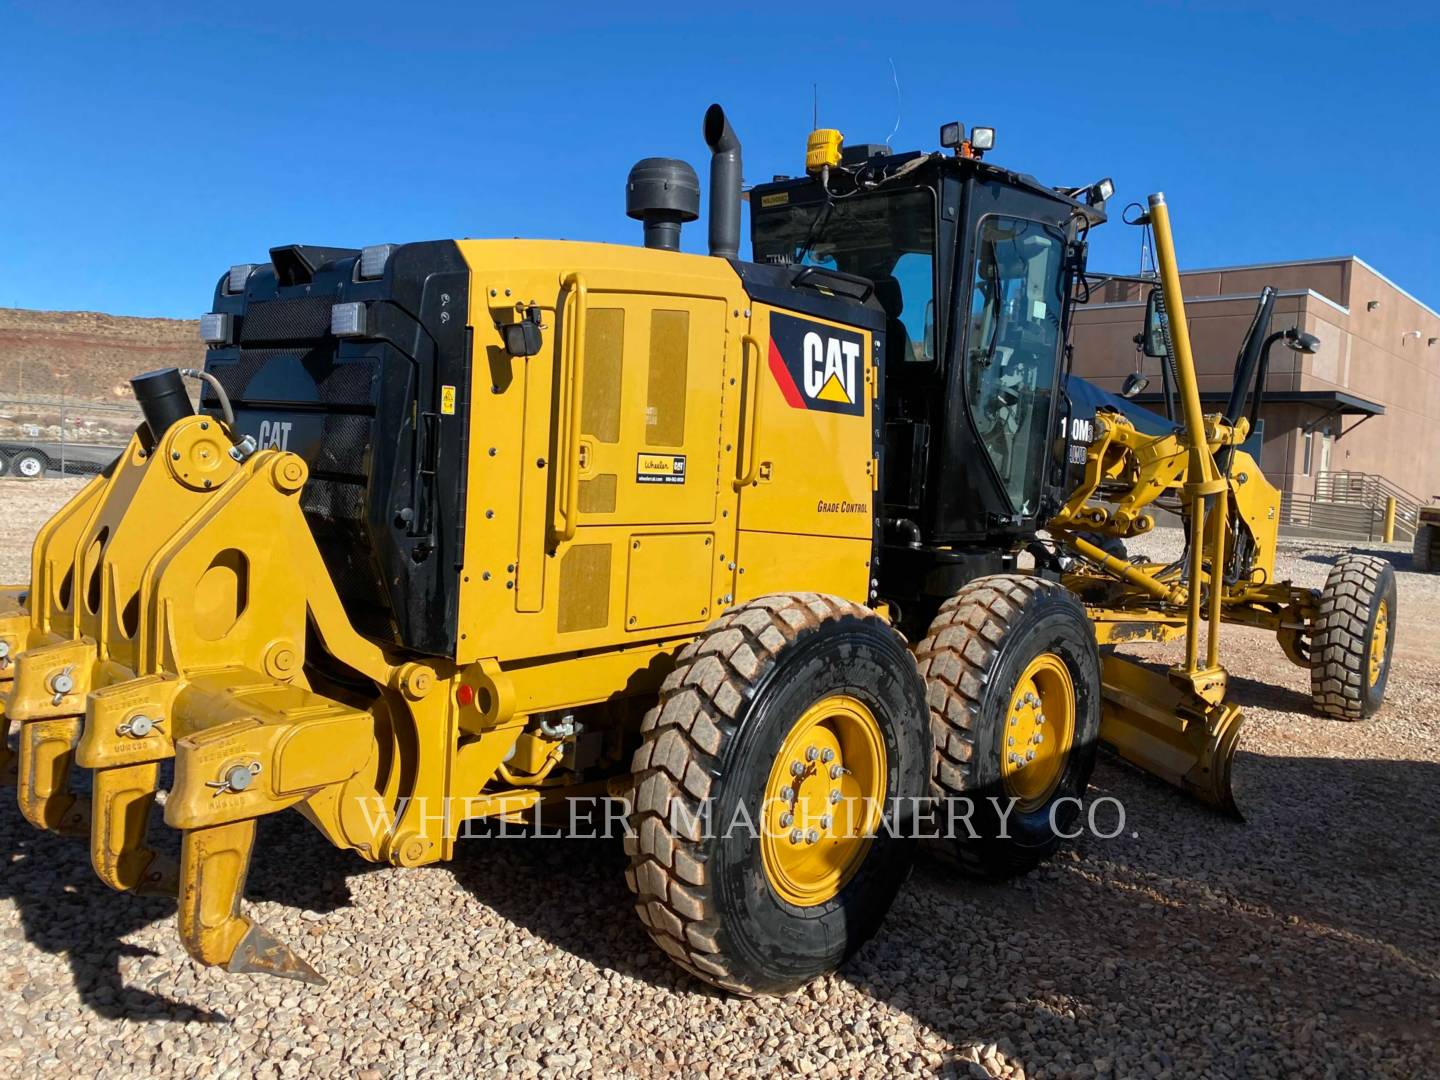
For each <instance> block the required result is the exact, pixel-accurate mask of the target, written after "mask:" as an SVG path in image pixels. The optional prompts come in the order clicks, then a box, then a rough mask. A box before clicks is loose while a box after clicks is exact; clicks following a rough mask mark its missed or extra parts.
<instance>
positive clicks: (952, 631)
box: [625, 576, 1100, 995]
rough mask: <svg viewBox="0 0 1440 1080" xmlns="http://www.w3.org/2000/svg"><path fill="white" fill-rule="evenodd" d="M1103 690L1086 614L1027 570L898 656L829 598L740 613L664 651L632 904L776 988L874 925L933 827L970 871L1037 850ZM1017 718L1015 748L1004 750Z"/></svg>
mask: <svg viewBox="0 0 1440 1080" xmlns="http://www.w3.org/2000/svg"><path fill="white" fill-rule="evenodd" d="M917 659H918V661H919V664H918V669H917ZM1027 694H1028V695H1029V696H1028V697H1027V696H1026V695H1027ZM1099 700H1100V699H1099V661H1098V654H1097V650H1096V648H1095V644H1094V635H1093V632H1092V631H1091V630H1090V625H1089V622H1088V620H1087V619H1086V617H1085V614H1084V611H1083V609H1082V608H1081V607H1080V605H1079V603H1078V602H1077V601H1075V600H1074V598H1073V597H1072V596H1070V594H1069V593H1068V592H1066V591H1065V590H1063V589H1061V588H1060V587H1059V586H1056V585H1053V584H1051V583H1049V582H1044V581H1040V580H1038V579H1034V578H1028V577H1023V576H1005V577H995V578H986V579H982V580H981V581H979V582H976V583H974V584H973V585H972V586H970V587H968V588H967V589H965V590H962V592H961V593H959V594H958V595H957V596H956V597H954V598H952V599H951V600H950V601H949V602H947V603H946V605H945V606H944V607H943V608H942V609H941V612H940V616H939V617H938V618H937V620H936V624H935V626H934V627H932V632H931V634H930V636H928V637H927V638H926V639H925V641H924V642H922V644H921V646H920V648H919V650H918V651H917V652H916V653H915V654H913V655H912V653H911V652H910V650H909V649H908V648H907V646H906V643H905V641H904V639H903V638H901V636H900V635H899V634H898V633H897V632H896V631H895V630H894V629H892V628H891V627H890V626H889V624H888V623H886V622H885V621H884V620H882V619H881V618H879V617H878V616H877V615H875V614H874V613H873V612H871V611H870V610H869V609H867V608H864V607H861V606H860V605H857V604H853V603H850V602H848V601H845V600H842V599H839V598H837V597H833V596H823V595H819V594H815V593H797V594H786V595H780V596H770V597H762V598H760V599H758V600H754V601H751V602H750V603H747V604H744V605H742V606H740V607H737V608H735V609H734V610H732V611H729V612H727V613H726V614H725V615H724V616H722V617H721V618H720V619H719V620H717V621H716V622H715V623H713V624H712V625H711V626H710V627H709V628H708V629H707V630H706V631H705V632H704V633H703V634H701V635H700V637H698V638H697V639H696V640H695V641H693V642H691V643H690V644H689V645H688V646H686V647H685V648H684V649H683V650H682V651H681V652H680V654H679V656H678V658H677V664H676V667H675V670H674V671H673V672H672V673H671V674H670V675H669V676H668V677H667V678H666V680H665V682H664V684H663V685H662V687H661V691H660V695H659V700H658V701H657V704H656V705H655V707H654V708H653V709H651V710H650V712H649V713H648V714H647V715H646V717H645V720H644V722H643V724H642V728H641V735H642V743H641V746H640V749H639V750H638V751H637V752H636V754H635V758H634V761H633V764H632V768H633V784H634V788H633V794H632V801H631V815H630V826H631V827H630V829H629V830H628V835H627V837H626V841H625V844H626V850H627V852H628V854H629V857H630V866H629V869H628V870H627V872H626V879H627V882H628V883H629V885H630V888H631V890H632V891H633V892H634V893H635V896H636V909H637V911H638V913H639V915H640V918H641V920H642V921H643V922H644V924H645V926H646V927H647V929H648V931H649V933H650V936H651V937H652V938H653V939H654V940H655V941H656V942H657V943H658V944H659V946H660V947H661V948H662V949H664V950H665V952H666V953H668V954H669V955H670V956H671V958H672V959H674V960H675V962H676V963H678V964H679V965H680V966H681V967H683V968H685V969H686V970H687V971H689V972H691V973H692V974H694V975H696V976H698V977H700V978H701V979H704V980H706V981H707V982H710V983H712V984H714V985H716V986H719V987H721V988H723V989H726V990H729V991H732V992H735V993H739V994H746V995H751V994H762V993H783V992H786V991H788V990H791V989H794V988H795V987H797V986H800V985H802V984H804V983H805V982H808V981H809V980H810V979H813V978H815V977H816V976H818V975H820V974H823V973H824V972H826V971H829V970H832V969H833V968H835V967H837V966H839V965H840V964H841V963H843V962H844V961H845V959H846V958H848V957H849V956H850V955H851V954H852V953H853V952H854V951H855V950H856V949H858V948H859V947H860V946H861V945H862V944H863V943H864V942H865V941H866V940H867V939H869V937H870V936H871V935H872V934H873V933H874V932H875V930H876V929H877V928H878V927H879V925H880V922H881V920H882V919H883V917H884V915H885V913H886V911H887V910H888V909H889V907H890V904H891V903H892V901H893V900H894V898H895V895H896V893H897V892H898V891H899V888H900V885H901V883H902V882H903V880H904V878H905V876H906V873H907V872H908V870H909V867H910V863H911V861H912V859H913V857H914V854H915V850H916V847H917V838H918V837H919V836H920V835H922V834H923V833H925V832H928V831H929V830H930V829H931V828H933V827H936V826H938V827H939V828H941V829H945V830H946V831H947V832H949V833H951V834H953V835H954V836H955V839H953V840H943V839H942V840H941V841H940V842H941V843H942V844H953V845H954V851H955V854H956V856H957V857H958V859H959V861H960V864H961V865H962V866H963V867H965V868H966V869H969V870H971V871H974V872H975V873H978V874H982V875H984V876H987V877H995V876H1003V875H1008V874H1014V873H1018V872H1022V871H1024V870H1026V869H1028V868H1029V867H1031V866H1033V865H1034V864H1035V863H1036V862H1039V861H1040V860H1042V859H1044V858H1046V857H1047V856H1048V855H1049V854H1051V853H1052V852H1053V851H1054V849H1055V847H1056V845H1057V843H1058V838H1057V837H1056V835H1055V832H1054V830H1053V829H1052V828H1051V824H1052V811H1053V810H1054V809H1055V807H1056V804H1057V802H1061V803H1063V804H1064V806H1065V807H1066V809H1064V810H1063V811H1061V812H1060V813H1058V815H1056V816H1055V817H1054V820H1055V821H1056V822H1057V823H1058V824H1059V826H1060V827H1062V828H1063V827H1065V826H1067V825H1068V824H1069V822H1070V821H1071V820H1073V817H1074V814H1075V813H1077V812H1078V809H1079V806H1078V802H1076V803H1075V804H1074V805H1073V806H1070V804H1068V803H1065V802H1064V800H1065V797H1066V796H1076V797H1078V795H1079V794H1080V793H1082V792H1083V791H1084V788H1085V784H1086V782H1087V781H1088V779H1089V774H1090V770H1091V768H1092V767H1093V764H1094V754H1095V742H1096V738H1097V736H1098V728H1099ZM1017 702H1018V703H1019V704H1017ZM1022 734H1023V736H1024V738H1025V739H1026V740H1028V744H1027V746H1028V749H1027V752H1028V753H1030V757H1029V758H1028V759H1027V758H1025V757H1024V755H1023V754H1022V755H1018V756H1014V755H1013V748H1012V750H1011V752H1012V758H1011V759H1005V758H1003V757H1002V756H1001V748H1002V747H1004V748H1009V746H1010V740H1015V739H1017V737H1018V736H1020V735H1022ZM1037 736H1038V739H1037ZM1017 745H1018V742H1017ZM1007 760H1009V761H1010V765H1009V766H1007V765H1006V761H1007ZM1016 760H1018V761H1022V762H1024V764H1023V765H1018V766H1017V765H1016ZM1026 770H1029V771H1028V772H1027V771H1026ZM931 796H938V797H939V798H938V800H937V801H933V802H932V801H931ZM992 798H993V799H994V801H993V802H992V801H991V799H992ZM962 801H963V802H964V803H965V804H967V805H968V806H970V807H971V808H972V810H971V813H970V816H969V818H968V819H967V822H966V823H965V824H964V825H960V826H959V827H958V828H956V826H957V822H956V821H955V820H954V818H955V817H956V816H957V815H956V814H954V813H953V811H954V809H955V807H956V806H957V805H958V804H960V803H961V802H962ZM927 805H928V806H930V807H931V808H935V807H938V808H939V810H940V812H939V814H934V813H932V814H930V815H926V814H925V808H926V806H927Z"/></svg>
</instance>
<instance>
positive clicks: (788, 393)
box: [770, 312, 865, 416]
mask: <svg viewBox="0 0 1440 1080" xmlns="http://www.w3.org/2000/svg"><path fill="white" fill-rule="evenodd" d="M770 373H771V375H773V376H774V378H775V382H776V383H777V384H778V385H779V387H780V393H781V394H783V395H784V396H785V401H786V403H787V404H788V405H789V406H790V407H791V408H792V409H812V410H816V411H818V412H832V413H844V414H845V415H846V416H862V415H864V413H865V399H864V392H865V390H864V388H865V339H864V337H863V336H862V335H860V334H859V333H858V332H856V331H853V330H842V329H840V328H838V327H834V326H826V325H825V324H824V323H818V322H813V321H811V320H810V319H797V318H796V317H794V316H793V315H782V314H780V313H779V312H776V313H775V314H773V315H771V316H770Z"/></svg>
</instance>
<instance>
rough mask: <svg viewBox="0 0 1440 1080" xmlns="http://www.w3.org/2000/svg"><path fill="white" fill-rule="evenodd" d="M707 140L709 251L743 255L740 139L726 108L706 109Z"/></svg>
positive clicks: (720, 254) (734, 256)
mask: <svg viewBox="0 0 1440 1080" xmlns="http://www.w3.org/2000/svg"><path fill="white" fill-rule="evenodd" d="M705 143H706V145H707V146H709V147H710V254H711V255H718V256H719V257H720V258H722V259H734V258H738V257H739V255H740V174H741V168H740V140H739V139H738V138H737V137H736V135H735V131H734V129H732V128H731V127H730V121H729V120H728V119H727V118H726V116H725V110H724V109H722V108H721V107H720V106H719V105H711V106H710V108H708V109H706V110H705Z"/></svg>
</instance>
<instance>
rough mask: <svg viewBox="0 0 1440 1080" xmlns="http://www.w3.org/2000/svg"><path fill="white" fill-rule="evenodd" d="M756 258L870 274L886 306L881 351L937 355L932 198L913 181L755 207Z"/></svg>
mask: <svg viewBox="0 0 1440 1080" xmlns="http://www.w3.org/2000/svg"><path fill="white" fill-rule="evenodd" d="M754 247H755V259H756V261H757V262H772V263H776V262H778V263H786V264H791V265H806V266H823V267H825V268H827V269H832V270H840V271H843V272H844V273H847V274H856V275H858V276H860V277H864V278H869V279H870V280H871V281H873V282H874V283H875V298H876V299H877V300H879V302H880V304H881V306H882V307H884V309H885V315H886V320H885V321H886V327H885V336H886V341H887V345H886V359H887V361H889V362H890V363H892V364H894V363H918V362H925V361H931V360H934V359H935V304H934V297H935V268H934V259H933V255H932V252H933V251H934V250H935V204H934V198H933V197H932V195H931V193H930V192H929V191H926V190H915V189H911V190H908V191H901V192H895V193H893V194H886V193H876V194H873V195H860V196H854V197H850V198H843V199H835V200H832V201H830V202H827V203H822V204H819V205H815V204H811V205H799V206H795V205H788V206H778V207H772V208H769V209H766V210H764V211H762V212H759V213H757V214H756V218H755V228H754Z"/></svg>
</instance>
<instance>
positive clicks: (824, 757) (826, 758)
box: [820, 746, 835, 765]
mask: <svg viewBox="0 0 1440 1080" xmlns="http://www.w3.org/2000/svg"><path fill="white" fill-rule="evenodd" d="M820 760H821V761H823V762H825V764H826V765H829V764H830V762H832V761H834V760H835V751H834V750H831V749H830V748H829V747H828V746H827V747H826V748H825V750H824V752H823V753H822V754H821V755H820Z"/></svg>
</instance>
